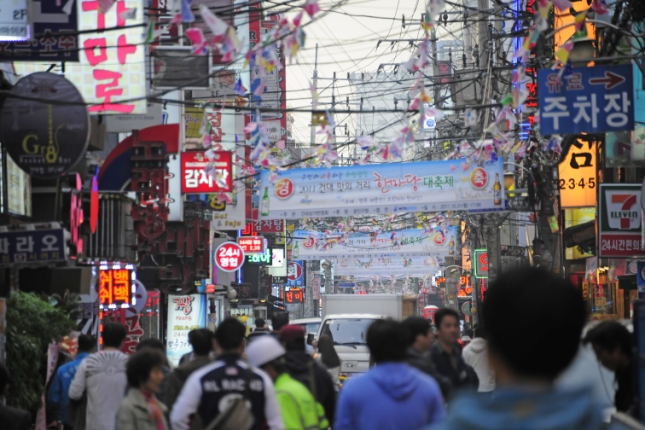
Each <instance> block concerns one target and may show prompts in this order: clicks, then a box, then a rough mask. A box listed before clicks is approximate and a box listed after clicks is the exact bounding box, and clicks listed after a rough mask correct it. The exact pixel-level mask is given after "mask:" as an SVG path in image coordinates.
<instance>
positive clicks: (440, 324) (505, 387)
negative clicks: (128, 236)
mask: <svg viewBox="0 0 645 430" xmlns="http://www.w3.org/2000/svg"><path fill="white" fill-rule="evenodd" d="M482 316H483V318H482V319H483V321H482V324H480V325H479V326H476V327H474V328H473V329H472V330H471V331H470V332H469V333H467V334H465V335H462V332H461V329H460V321H459V314H458V313H457V312H456V311H455V310H453V309H449V308H444V309H440V310H439V311H437V313H436V314H435V317H434V325H432V322H431V321H428V320H426V319H423V318H420V317H411V318H408V319H406V320H405V321H403V322H397V321H394V320H377V321H375V322H374V323H372V325H371V326H370V327H369V329H368V330H367V333H365V339H366V342H367V346H368V348H369V350H370V356H371V367H370V370H369V371H368V372H366V373H365V374H362V375H359V376H355V377H353V378H350V379H349V380H348V381H346V382H345V383H344V384H343V386H342V388H340V389H339V387H340V384H339V373H340V365H341V361H340V358H339V357H338V354H337V353H336V351H335V349H334V341H333V338H332V337H331V336H329V335H325V336H322V337H321V338H320V339H318V341H317V345H316V347H317V348H316V354H315V357H314V356H312V355H311V354H309V353H308V352H307V350H306V341H305V336H306V334H305V331H304V329H303V328H302V327H300V326H298V325H290V324H289V323H288V319H287V318H285V315H284V314H279V315H278V316H277V317H276V318H274V319H273V321H272V325H273V327H272V329H269V327H267V325H266V322H265V321H264V320H263V319H260V318H257V319H256V321H255V325H256V329H255V331H254V332H252V333H251V334H250V335H249V336H247V333H246V327H245V326H244V325H243V324H242V323H241V322H239V321H238V320H237V319H234V318H228V319H225V320H224V321H223V322H221V323H220V325H219V326H218V327H217V330H216V331H215V332H214V333H212V332H211V331H209V330H207V329H197V330H193V331H191V332H190V335H189V342H190V344H191V346H192V352H191V353H190V354H187V355H185V356H184V357H182V359H181V362H180V365H179V366H178V367H176V368H174V369H171V368H170V366H169V364H168V360H167V358H166V356H165V349H164V345H163V343H161V342H160V341H158V340H155V339H147V340H145V341H142V342H140V344H139V345H138V348H137V351H136V353H135V354H133V355H131V356H128V355H126V354H123V353H122V352H121V351H120V347H121V344H122V342H123V341H124V339H125V336H126V331H125V328H124V327H123V326H122V325H121V324H118V323H106V324H105V325H104V327H103V332H102V348H101V351H100V352H95V347H96V340H95V339H93V338H92V337H90V336H85V335H81V336H80V337H79V339H78V354H77V355H76V357H75V359H74V360H73V361H70V362H69V363H67V364H64V365H62V366H60V367H59V368H58V369H57V371H56V373H55V375H54V378H53V379H52V382H51V383H50V385H49V388H48V393H47V402H49V404H50V405H52V406H54V407H56V408H57V409H58V411H59V416H58V417H59V420H60V423H61V424H62V428H63V429H64V430H70V429H73V430H79V429H87V430H189V429H191V430H216V429H217V430H233V429H235V430H251V429H253V430H263V429H269V430H280V429H286V430H298V429H301V430H324V429H328V428H334V429H336V430H363V429H364V430H374V429H383V430H397V429H401V430H403V429H405V430H414V429H425V430H439V429H465V430H489V429H490V430H493V429H495V430H499V429H509V430H510V429H529V430H530V429H546V430H560V429H562V430H564V429H567V430H582V429H585V430H596V429H607V428H612V426H613V424H609V423H607V419H606V417H605V416H603V410H604V409H606V408H605V407H606V406H614V407H615V408H616V409H617V410H618V411H621V412H625V413H628V414H634V413H635V412H636V403H635V375H636V365H637V364H636V359H635V353H634V346H633V340H632V335H631V333H630V332H629V331H628V330H627V329H626V328H625V326H623V325H622V324H621V323H619V322H615V321H607V322H603V323H600V324H598V325H596V326H595V327H593V328H591V329H590V330H588V331H586V333H584V335H583V330H584V327H585V324H586V312H585V306H584V303H583V300H582V298H581V295H580V293H579V292H578V291H577V290H576V289H575V288H573V287H572V286H571V285H570V284H569V283H568V282H566V281H565V280H562V279H560V278H558V277H556V276H554V275H552V274H549V273H547V272H544V271H541V270H539V269H532V268H529V269H522V270H518V271H510V272H507V273H505V274H504V275H502V276H501V277H500V278H498V279H497V280H496V282H494V283H493V284H492V285H491V286H490V288H489V289H488V291H487V294H486V300H485V305H484V306H483V309H482ZM468 330H470V329H468ZM466 336H468V337H467V338H466ZM464 340H467V341H468V342H466V343H467V345H466V346H465V347H462V345H463V344H464V342H463V341H464ZM590 351H593V352H590ZM589 354H591V355H592V356H593V359H592V360H591V363H592V364H596V365H597V366H598V370H600V372H601V373H598V372H596V373H597V374H599V375H600V377H601V378H604V376H603V375H606V374H610V375H611V374H612V372H613V375H614V378H615V379H614V380H613V381H609V385H610V386H612V387H616V389H614V391H613V392H612V393H611V394H612V395H613V398H611V399H609V401H608V399H607V398H606V397H607V396H605V398H604V403H603V401H602V400H603V398H602V396H603V393H602V391H601V390H596V389H594V387H593V386H592V385H593V383H594V378H595V376H594V373H593V372H590V371H589V362H590V360H589V357H590V355H589ZM594 360H595V361H594ZM585 366H586V367H585ZM601 368H602V369H601ZM603 372H604V373H603ZM9 377H10V375H9V373H8V371H7V368H6V367H4V366H2V365H0V393H6V391H7V386H8V384H10V382H11V381H10V379H9ZM603 383H604V381H603ZM605 391H606V390H605ZM608 403H611V405H609V404H608ZM30 422H31V419H30V417H29V414H27V413H25V412H22V411H19V410H17V409H14V408H10V407H6V406H0V427H2V428H3V429H4V428H7V427H4V425H5V424H6V423H9V424H8V426H9V427H8V428H9V430H14V429H15V430H27V429H29V428H30V427H29V426H30Z"/></svg>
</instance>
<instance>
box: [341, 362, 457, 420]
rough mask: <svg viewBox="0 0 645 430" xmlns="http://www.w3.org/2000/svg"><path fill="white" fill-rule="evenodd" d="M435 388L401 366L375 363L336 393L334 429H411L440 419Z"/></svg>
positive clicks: (441, 411) (440, 402)
mask: <svg viewBox="0 0 645 430" xmlns="http://www.w3.org/2000/svg"><path fill="white" fill-rule="evenodd" d="M444 415H445V411H444V407H443V400H442V397H441V391H440V390H439V385H438V384H437V382H436V381H435V380H434V379H432V378H431V377H429V376H427V375H425V374H423V373H421V372H420V371H418V370H417V369H414V368H412V367H410V366H409V365H407V364H405V363H383V364H378V365H376V366H375V367H373V368H372V369H370V371H369V372H367V373H365V374H363V375H360V376H355V377H354V378H352V379H350V380H348V381H347V382H346V383H345V384H344V385H343V389H342V390H341V391H340V398H339V400H338V407H337V409H336V426H335V427H334V428H335V430H379V429H383V430H411V429H419V428H421V427H423V426H424V425H427V424H432V423H436V422H438V421H440V420H441V419H443V417H444Z"/></svg>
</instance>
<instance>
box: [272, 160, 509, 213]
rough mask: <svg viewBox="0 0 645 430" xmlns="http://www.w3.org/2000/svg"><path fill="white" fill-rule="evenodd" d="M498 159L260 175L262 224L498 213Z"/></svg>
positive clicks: (500, 176)
mask: <svg viewBox="0 0 645 430" xmlns="http://www.w3.org/2000/svg"><path fill="white" fill-rule="evenodd" d="M503 178H504V172H503V169H502V159H501V158H500V159H499V160H497V161H496V162H495V163H492V164H485V165H482V166H478V165H476V164H469V163H461V162H457V161H426V162H416V163H388V164H380V165H369V166H352V167H332V168H331V169H290V170H285V171H280V172H278V179H277V180H275V181H270V180H269V171H268V170H264V171H262V176H261V182H260V196H261V197H260V216H261V218H262V219H279V218H287V219H296V218H303V217H332V216H348V215H367V214H379V213H380V214H385V213H397V212H410V211H423V212H426V211H442V210H470V211H478V212H483V211H501V210H503V209H504V205H503V204H502V203H503V201H504V187H502V184H501V183H502V181H503Z"/></svg>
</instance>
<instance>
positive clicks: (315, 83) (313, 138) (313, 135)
mask: <svg viewBox="0 0 645 430" xmlns="http://www.w3.org/2000/svg"><path fill="white" fill-rule="evenodd" d="M313 86H314V88H316V91H318V44H317V43H316V56H315V60H314V76H313ZM311 103H312V106H313V103H314V98H313V95H312V97H311ZM315 143H316V126H315V125H313V124H311V139H310V141H309V148H311V147H313V145H314V144H315Z"/></svg>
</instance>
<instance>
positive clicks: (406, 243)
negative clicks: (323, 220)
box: [292, 226, 461, 260]
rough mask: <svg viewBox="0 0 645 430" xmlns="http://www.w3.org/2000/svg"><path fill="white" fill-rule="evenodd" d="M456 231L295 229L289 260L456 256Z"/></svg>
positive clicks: (448, 229) (451, 228) (455, 228)
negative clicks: (370, 231) (337, 231)
mask: <svg viewBox="0 0 645 430" xmlns="http://www.w3.org/2000/svg"><path fill="white" fill-rule="evenodd" d="M460 250H461V248H460V247H459V230H458V227H457V226H450V227H448V228H447V230H446V231H442V230H433V229H428V230H426V229H421V228H419V229H406V230H395V231H389V232H382V233H376V232H374V233H359V232H343V233H335V232H326V233H321V232H317V231H308V230H295V231H294V232H293V244H292V257H293V258H294V259H301V260H327V259H333V258H336V259H343V258H345V259H355V258H372V257H384V256H387V255H397V256H410V257H414V256H426V257H447V256H450V255H459V254H460Z"/></svg>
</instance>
